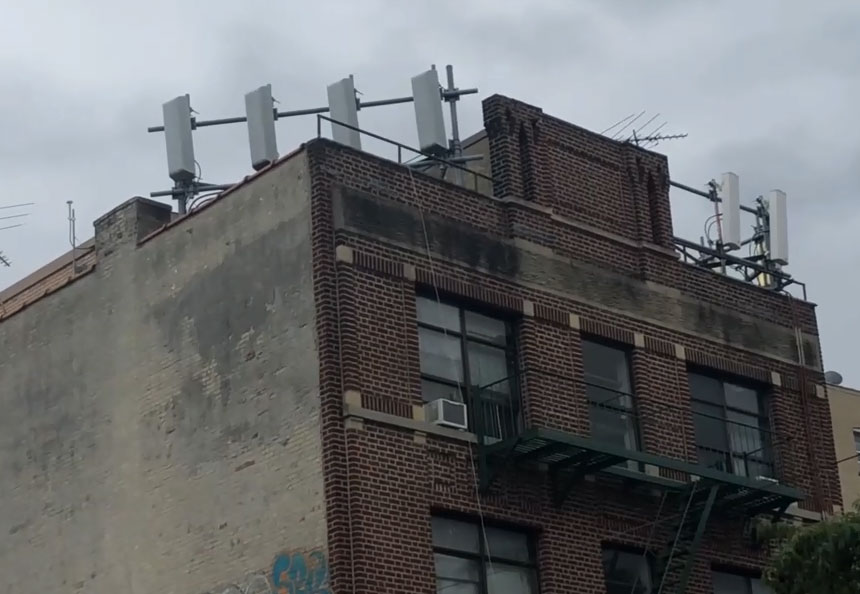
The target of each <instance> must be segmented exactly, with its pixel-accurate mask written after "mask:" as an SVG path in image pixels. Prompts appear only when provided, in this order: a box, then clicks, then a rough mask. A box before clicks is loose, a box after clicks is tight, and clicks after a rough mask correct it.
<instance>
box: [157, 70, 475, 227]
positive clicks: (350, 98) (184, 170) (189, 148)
mask: <svg viewBox="0 0 860 594" xmlns="http://www.w3.org/2000/svg"><path fill="white" fill-rule="evenodd" d="M446 73H447V86H446V87H442V86H441V85H440V84H439V77H438V73H437V71H436V67H435V65H434V66H431V67H430V69H429V70H427V71H425V72H422V73H420V74H418V75H416V76H414V77H412V95H411V96H404V97H394V98H390V99H380V100H374V101H363V100H361V99H359V93H358V92H357V91H356V89H355V80H354V78H353V75H349V76H348V77H346V78H343V79H341V80H339V81H337V82H334V83H332V84H330V85H328V87H327V88H326V92H327V96H328V105H326V106H321V107H310V108H305V109H295V110H288V111H278V110H277V109H276V107H275V103H276V100H275V98H274V97H273V95H272V86H271V85H270V84H267V85H263V86H261V87H259V88H257V89H255V90H253V91H251V92H249V93H247V94H246V95H245V115H244V116H237V117H228V118H220V119H213V120H199V119H197V118H196V117H195V113H196V112H194V111H193V110H192V108H191V98H190V96H189V95H187V94H186V95H180V96H179V97H175V98H174V99H171V100H170V101H168V102H166V103H164V104H163V105H162V116H163V125H161V126H151V127H149V128H147V132H164V137H165V144H166V148H167V168H168V175H169V176H170V178H171V179H172V180H173V182H174V183H173V188H172V189H170V190H161V191H156V192H150V196H151V197H153V198H157V197H162V196H171V197H172V198H173V199H175V200H176V201H177V203H178V210H179V213H180V214H186V213H187V211H188V205H189V201H190V200H192V199H193V198H194V197H195V196H196V195H197V194H201V193H204V192H205V193H218V192H220V191H222V190H226V189H227V188H230V187H232V185H233V184H213V183H208V182H204V181H203V180H202V179H201V177H202V175H201V174H202V168H201V167H200V164H199V163H198V162H197V161H196V160H195V158H194V141H193V131H194V130H196V129H197V128H202V127H206V126H220V125H227V124H238V123H243V122H244V123H246V125H247V128H248V142H249V145H250V152H251V166H252V167H253V168H254V170H256V171H260V170H261V169H263V168H265V167H267V166H269V165H270V164H272V163H273V162H275V161H276V160H277V158H278V147H277V137H276V133H275V122H276V121H277V120H279V119H283V118H289V117H297V116H307V115H318V114H324V113H328V114H330V116H331V117H330V118H329V119H330V120H331V122H332V124H331V125H332V139H333V140H334V141H335V142H339V143H341V144H345V145H347V146H350V147H352V148H354V149H357V150H361V132H360V131H359V128H358V112H359V111H360V110H362V109H367V108H370V107H381V106H386V105H397V104H401V103H413V104H414V105H415V120H416V124H417V127H418V139H419V147H420V150H421V152H422V154H424V155H426V157H427V158H425V159H422V160H418V161H417V162H413V163H410V164H409V166H410V167H415V168H419V169H421V168H428V167H432V166H435V165H438V164H439V163H438V161H439V159H440V158H442V159H444V161H446V162H449V163H455V164H460V163H464V162H467V161H472V160H475V159H480V158H482V157H481V156H480V155H470V156H464V155H463V154H462V147H461V145H460V131H459V122H458V119H457V105H456V104H457V101H459V99H460V97H462V96H463V95H473V94H476V93H477V92H478V89H459V88H457V87H456V85H455V84H454V69H453V67H452V66H450V65H448V66H447V67H446ZM443 103H448V104H449V106H450V111H451V138H450V139H449V138H448V137H447V134H446V131H445V120H444V115H443V109H442V104H443ZM340 124H343V125H340ZM455 171H456V173H457V174H458V175H462V171H460V170H456V169H455ZM201 198H202V197H201Z"/></svg>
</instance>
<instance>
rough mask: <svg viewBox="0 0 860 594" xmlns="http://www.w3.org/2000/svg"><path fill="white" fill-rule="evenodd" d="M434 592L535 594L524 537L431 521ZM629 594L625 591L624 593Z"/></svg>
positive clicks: (528, 547)
mask: <svg viewBox="0 0 860 594" xmlns="http://www.w3.org/2000/svg"><path fill="white" fill-rule="evenodd" d="M433 552H434V557H435V560H436V592H438V593H444V594H537V591H538V589H537V572H536V570H535V563H534V549H533V547H532V543H531V541H530V539H529V537H528V535H526V534H524V533H522V532H514V531H510V530H502V529H500V528H495V527H491V526H486V534H484V535H482V534H481V527H480V525H479V524H472V523H469V522H461V521H458V520H452V519H448V518H441V517H434V518H433ZM627 594H629V592H628V593H627Z"/></svg>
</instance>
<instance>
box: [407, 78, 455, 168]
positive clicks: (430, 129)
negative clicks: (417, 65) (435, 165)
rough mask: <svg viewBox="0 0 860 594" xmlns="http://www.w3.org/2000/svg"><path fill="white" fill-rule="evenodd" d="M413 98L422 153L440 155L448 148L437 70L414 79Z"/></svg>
mask: <svg viewBox="0 0 860 594" xmlns="http://www.w3.org/2000/svg"><path fill="white" fill-rule="evenodd" d="M412 98H413V100H414V103H415V123H416V124H417V126H418V143H419V146H420V148H421V150H422V151H424V152H427V153H431V154H439V153H443V152H445V150H447V148H448V137H447V135H446V134H445V119H444V117H443V115H442V94H441V92H440V86H439V75H438V73H437V72H436V69H435V68H431V69H430V70H428V71H427V72H422V73H421V74H419V75H418V76H413V77H412Z"/></svg>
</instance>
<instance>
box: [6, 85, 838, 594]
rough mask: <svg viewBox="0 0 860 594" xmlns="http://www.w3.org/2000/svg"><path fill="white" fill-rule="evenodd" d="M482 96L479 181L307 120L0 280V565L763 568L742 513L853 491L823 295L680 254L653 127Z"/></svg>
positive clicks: (110, 569)
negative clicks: (653, 148)
mask: <svg viewBox="0 0 860 594" xmlns="http://www.w3.org/2000/svg"><path fill="white" fill-rule="evenodd" d="M484 119H485V130H484V131H482V132H481V133H479V134H477V135H475V136H474V137H473V138H471V139H469V140H468V141H467V142H466V143H465V144H466V145H467V147H468V150H469V151H472V152H476V153H482V154H484V155H486V156H487V159H486V160H485V161H483V162H477V163H476V164H474V165H473V169H474V170H475V171H478V172H483V173H484V174H486V177H483V178H476V179H475V182H476V183H475V184H474V185H473V186H472V185H470V183H465V184H464V185H462V186H461V185H455V184H452V183H449V182H447V181H443V180H440V179H437V178H436V177H433V176H431V175H424V174H422V173H419V172H415V171H412V170H410V169H408V168H406V167H404V166H402V165H399V164H397V163H394V162H391V161H387V160H385V159H381V158H379V157H377V156H374V155H371V154H367V153H363V152H359V151H355V150H352V149H350V148H347V147H344V146H340V145H337V144H335V143H333V142H330V141H327V140H322V139H318V140H314V141H311V142H309V143H307V144H305V145H303V146H302V147H301V148H300V149H298V150H297V151H295V152H294V153H292V154H290V155H287V156H285V157H283V158H282V159H280V160H279V161H278V162H277V163H275V164H273V165H272V166H270V167H269V168H267V169H265V170H263V171H261V172H259V173H258V174H256V175H254V176H253V177H251V178H248V179H246V180H244V181H243V182H242V183H240V184H238V185H237V186H236V187H235V188H233V189H231V190H228V191H226V192H224V193H223V194H222V195H220V196H219V197H218V198H217V199H216V200H214V201H212V202H210V203H208V204H207V205H205V206H203V207H201V208H198V209H196V210H193V211H192V212H191V214H190V215H188V216H184V217H177V216H176V215H174V214H172V213H171V212H170V209H169V208H168V207H166V206H164V205H161V204H158V203H154V202H151V201H148V200H144V199H139V198H138V199H132V200H130V201H128V202H126V203H124V204H122V205H120V206H119V207H117V208H116V209H114V210H113V211H111V212H110V213H108V214H107V215H105V216H104V217H102V218H100V219H99V220H97V221H96V222H95V237H94V241H93V242H92V244H88V245H86V246H85V247H84V248H83V249H82V250H81V251H80V253H79V254H76V255H75V256H76V257H75V258H74V259H72V258H69V257H66V258H65V259H61V260H60V261H57V262H56V263H54V264H53V265H50V266H48V267H46V268H45V269H43V270H42V271H40V272H39V273H38V274H37V275H35V276H34V277H33V278H29V279H25V280H24V281H22V282H21V283H18V284H17V285H16V286H15V287H12V288H11V289H10V290H7V291H5V292H4V293H2V294H0V302H2V304H3V309H2V310H0V316H2V317H0V320H2V322H0V348H2V352H3V353H4V357H3V358H2V360H0V398H2V400H0V407H2V410H3V411H4V414H3V415H2V417H0V498H2V501H3V505H2V506H0V530H2V534H4V538H3V540H2V542H0V592H17V591H21V590H22V589H27V590H33V591H40V592H46V593H47V592H76V591H81V592H90V593H94V594H101V593H108V592H111V593H113V592H116V591H117V589H118V588H122V589H124V590H125V591H129V592H159V593H163V594H202V593H204V592H212V593H213V594H216V593H217V594H221V593H227V592H231V593H243V594H260V593H263V592H335V593H346V592H361V593H382V592H391V593H410V594H411V593H418V592H421V593H429V592H434V591H437V592H445V593H446V594H460V593H465V592H468V593H476V594H477V593H482V592H495V593H497V594H498V593H502V594H507V593H508V592H511V593H514V592H516V593H532V592H538V591H540V592H541V593H543V594H562V593H569V592H571V593H572V592H577V593H583V594H589V593H595V594H597V593H603V592H609V593H610V594H614V593H615V592H625V593H629V592H647V591H648V590H649V589H652V590H653V591H654V592H657V591H658V589H659V588H660V586H661V584H662V588H663V589H662V591H663V592H666V593H669V592H680V591H681V588H682V587H684V586H685V587H686V589H685V591H686V592H688V593H689V594H706V593H710V592H717V593H719V594H725V593H730V592H731V593H734V592H744V593H746V594H752V593H753V592H758V591H760V590H759V589H758V588H759V585H758V584H757V582H756V580H755V578H756V576H757V575H758V572H759V571H760V568H761V566H762V563H763V560H764V555H765V551H764V550H763V549H762V548H760V547H759V546H756V545H755V544H754V543H753V540H752V538H751V535H750V530H749V528H750V522H749V518H751V517H753V516H755V515H757V514H765V515H771V516H773V517H781V516H785V515H786V514H791V515H794V516H798V517H804V518H815V517H820V516H821V514H828V513H832V512H833V511H834V508H838V507H839V506H840V505H841V498H840V493H839V481H838V476H837V471H836V466H835V455H834V445H833V438H832V434H831V430H830V427H831V421H830V413H829V409H828V404H827V402H826V400H825V397H826V389H825V384H824V380H823V374H822V365H821V349H820V345H819V340H818V330H817V326H816V319H815V311H814V306H813V305H812V304H810V303H807V302H802V301H796V300H791V299H789V298H788V297H786V296H784V295H780V294H776V293H774V292H770V291H767V290H765V289H762V288H759V287H755V286H753V285H751V284H747V283H743V282H740V281H737V280H733V279H730V278H727V277H724V276H720V275H718V274H716V273H714V272H711V271H708V270H705V269H703V268H699V267H694V266H690V265H687V264H684V263H682V262H681V261H679V258H678V254H677V252H676V250H675V244H674V242H673V231H672V221H671V213H670V207H669V197H668V181H669V171H668V164H667V161H666V159H665V157H663V156H661V155H659V154H656V153H652V152H648V151H645V150H642V149H639V148H637V147H634V146H631V145H627V144H621V143H617V142H615V141H612V140H610V139H608V138H605V137H602V136H600V135H597V134H594V133H591V132H588V131H586V130H583V129H581V128H578V127H576V126H573V125H571V124H568V123H565V122H562V121H560V120H557V119H555V118H552V117H549V116H547V115H545V114H543V113H542V111H541V110H540V109H538V108H536V107H532V106H529V105H525V104H523V103H520V102H517V101H514V100H511V99H507V98H505V97H500V96H493V97H490V98H488V99H486V100H485V102H484ZM466 181H467V182H469V176H468V175H467V176H466ZM470 187H474V188H476V189H474V190H473V189H468V188H470ZM73 260H74V263H73ZM438 399H447V400H451V401H460V402H465V403H466V405H467V406H466V410H467V413H468V414H467V422H468V427H469V428H468V430H465V431H463V430H457V429H455V428H452V427H446V426H442V425H439V424H437V423H433V422H431V419H430V418H429V415H430V414H431V412H432V411H433V410H435V409H434V408H433V407H434V405H432V404H431V405H429V406H428V404H429V403H431V402H433V401H435V400H438ZM451 412H453V413H455V416H456V413H457V412H462V411H457V410H456V406H452V407H451ZM446 413H447V411H446ZM7 535H8V536H7Z"/></svg>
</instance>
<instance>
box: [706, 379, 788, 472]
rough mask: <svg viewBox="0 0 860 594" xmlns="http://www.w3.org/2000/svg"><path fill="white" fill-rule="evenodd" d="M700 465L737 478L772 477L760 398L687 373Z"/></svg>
mask: <svg viewBox="0 0 860 594" xmlns="http://www.w3.org/2000/svg"><path fill="white" fill-rule="evenodd" d="M689 380H690V396H691V402H692V408H693V425H694V427H695V431H696V446H697V449H698V455H699V463H700V464H703V465H705V466H709V467H711V468H716V469H718V470H722V471H724V472H731V473H732V474H737V475H740V476H748V477H758V476H767V477H773V475H774V468H773V453H772V447H771V438H770V431H769V430H768V420H767V415H766V413H765V403H764V398H763V396H762V395H761V394H760V393H759V392H758V391H757V390H755V389H754V388H751V387H749V386H743V385H740V384H736V383H731V382H727V381H723V380H720V379H717V378H716V377H712V376H708V375H703V374H700V373H695V372H690V374H689Z"/></svg>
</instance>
